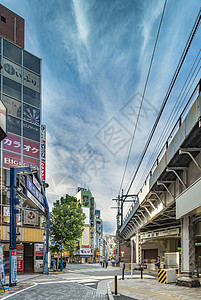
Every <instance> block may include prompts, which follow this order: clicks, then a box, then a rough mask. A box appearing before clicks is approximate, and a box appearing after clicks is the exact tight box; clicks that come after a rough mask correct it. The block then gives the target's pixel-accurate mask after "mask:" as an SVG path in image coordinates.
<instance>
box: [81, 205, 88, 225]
mask: <svg viewBox="0 0 201 300" xmlns="http://www.w3.org/2000/svg"><path fill="white" fill-rule="evenodd" d="M82 211H83V213H84V214H85V216H86V218H85V219H84V224H85V225H89V208H88V207H82Z"/></svg>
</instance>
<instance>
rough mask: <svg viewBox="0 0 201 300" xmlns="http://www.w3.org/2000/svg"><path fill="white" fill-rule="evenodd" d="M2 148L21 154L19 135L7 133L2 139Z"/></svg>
mask: <svg viewBox="0 0 201 300" xmlns="http://www.w3.org/2000/svg"><path fill="white" fill-rule="evenodd" d="M3 149H5V150H9V151H13V152H16V153H19V154H21V137H19V136H16V135H14V134H11V133H8V134H7V136H6V137H5V138H4V139H3Z"/></svg>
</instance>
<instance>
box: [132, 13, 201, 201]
mask: <svg viewBox="0 0 201 300" xmlns="http://www.w3.org/2000/svg"><path fill="white" fill-rule="evenodd" d="M200 19H201V9H200V10H199V13H198V16H197V18H196V21H195V23H194V25H193V28H192V30H191V33H190V36H189V38H188V40H187V43H186V45H185V48H184V51H183V53H182V56H181V58H180V60H179V63H178V65H177V68H176V71H175V73H174V75H173V78H172V80H171V83H170V86H169V88H168V90H167V93H166V96H165V98H164V100H163V103H162V106H161V108H160V111H159V114H158V116H157V118H156V121H155V123H154V125H153V127H152V130H151V133H150V135H149V137H148V140H147V142H146V144H145V147H144V150H143V153H142V155H141V158H140V161H139V163H138V166H137V169H136V171H135V173H134V176H133V179H132V180H131V183H130V186H129V188H128V190H127V193H126V195H128V193H129V191H130V189H131V187H132V185H133V182H134V180H135V178H136V175H137V173H138V171H139V168H140V166H141V163H142V161H143V159H144V156H145V154H146V152H147V149H148V147H149V144H150V142H151V140H152V137H153V135H154V133H155V130H156V127H157V125H158V122H159V120H160V118H161V115H162V113H163V110H164V108H165V105H166V103H167V101H168V99H169V96H170V94H171V91H172V89H173V87H174V84H175V82H176V79H177V77H178V75H179V72H180V70H181V67H182V65H183V62H184V60H185V58H186V55H187V53H188V50H189V48H190V45H191V43H192V40H193V38H194V36H195V34H196V32H197V29H198V27H199V24H200Z"/></svg>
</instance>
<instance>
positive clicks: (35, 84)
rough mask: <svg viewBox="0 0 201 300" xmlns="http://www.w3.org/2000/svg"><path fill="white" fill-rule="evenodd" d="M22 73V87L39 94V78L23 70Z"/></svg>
mask: <svg viewBox="0 0 201 300" xmlns="http://www.w3.org/2000/svg"><path fill="white" fill-rule="evenodd" d="M23 72H24V85H25V86H27V87H28V88H30V89H32V90H34V91H36V92H38V93H40V77H39V76H38V75H36V74H34V73H32V72H30V71H28V70H26V69H23Z"/></svg>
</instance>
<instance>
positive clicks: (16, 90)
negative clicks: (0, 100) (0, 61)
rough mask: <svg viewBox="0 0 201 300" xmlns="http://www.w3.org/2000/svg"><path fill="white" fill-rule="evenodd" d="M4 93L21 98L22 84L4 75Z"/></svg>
mask: <svg viewBox="0 0 201 300" xmlns="http://www.w3.org/2000/svg"><path fill="white" fill-rule="evenodd" d="M3 93H4V94H7V95H9V96H11V97H14V98H17V99H19V100H21V85H20V84H19V83H17V82H15V81H13V80H11V79H8V78H6V77H3Z"/></svg>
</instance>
